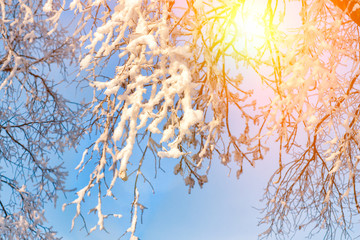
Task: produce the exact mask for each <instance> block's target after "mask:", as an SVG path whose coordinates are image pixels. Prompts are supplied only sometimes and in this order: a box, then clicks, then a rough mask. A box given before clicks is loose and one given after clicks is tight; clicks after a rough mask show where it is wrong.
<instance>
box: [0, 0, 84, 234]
mask: <svg viewBox="0 0 360 240" xmlns="http://www.w3.org/2000/svg"><path fill="white" fill-rule="evenodd" d="M60 4H61V3H60V2H59V1H54V2H53V7H54V8H57V9H59V8H60V6H61V5H60ZM44 5H45V2H44V1H41V0H40V1H0V8H1V12H0V16H1V18H0V32H1V38H0V46H1V47H0V49H1V50H0V74H1V77H0V95H1V99H0V165H1V167H0V190H1V199H0V238H2V239H53V238H55V233H54V231H53V230H52V228H49V227H47V226H46V225H45V224H44V223H45V218H44V205H45V204H46V203H47V202H54V203H55V202H56V198H57V195H58V194H59V192H63V191H65V190H66V189H65V183H64V180H65V176H66V175H67V173H66V171H65V169H64V168H63V167H62V164H61V162H57V161H51V160H50V158H51V157H53V156H54V155H55V154H56V155H58V154H60V153H61V152H63V151H64V149H65V148H66V147H67V146H68V145H73V144H75V142H76V141H75V139H72V138H73V137H74V136H75V135H78V134H77V132H79V131H80V130H79V129H78V128H77V126H76V124H77V122H76V118H75V117H74V116H75V113H74V111H75V110H76V108H75V107H74V106H71V105H70V104H69V102H68V101H67V100H65V99H64V98H63V97H62V96H61V95H59V94H58V92H57V85H59V84H60V83H59V82H56V81H55V78H54V74H55V73H56V72H57V73H60V71H56V70H55V71H54V68H55V69H61V70H62V71H65V70H66V65H68V64H69V62H64V59H68V61H70V60H71V58H72V57H73V54H74V51H73V47H74V46H73V42H72V40H71V38H69V37H67V36H66V31H65V30H64V29H61V28H56V26H55V25H56V24H54V23H56V22H57V21H58V17H59V15H57V14H51V13H49V14H48V13H46V11H43V7H44ZM51 29H53V30H51ZM49 31H50V32H49ZM64 73H65V72H64Z"/></svg>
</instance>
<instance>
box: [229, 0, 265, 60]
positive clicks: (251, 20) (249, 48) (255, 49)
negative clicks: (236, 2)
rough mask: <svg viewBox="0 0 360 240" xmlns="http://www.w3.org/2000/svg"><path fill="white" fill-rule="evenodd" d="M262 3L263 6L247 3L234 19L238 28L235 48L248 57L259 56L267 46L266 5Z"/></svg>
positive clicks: (240, 8) (239, 9)
mask: <svg viewBox="0 0 360 240" xmlns="http://www.w3.org/2000/svg"><path fill="white" fill-rule="evenodd" d="M259 2H262V1H259ZM262 3H263V5H259V4H255V3H254V2H251V1H247V2H246V3H244V5H243V6H240V7H239V8H238V10H237V13H236V15H235V17H234V19H233V21H234V26H235V27H236V31H235V32H234V34H236V36H235V37H236V40H235V41H234V47H235V49H236V51H238V52H240V53H242V54H244V55H246V56H247V57H255V56H257V54H258V53H260V52H259V51H260V50H261V49H262V48H263V47H264V45H265V44H266V24H265V21H264V14H265V6H266V4H265V3H264V2H262Z"/></svg>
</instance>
